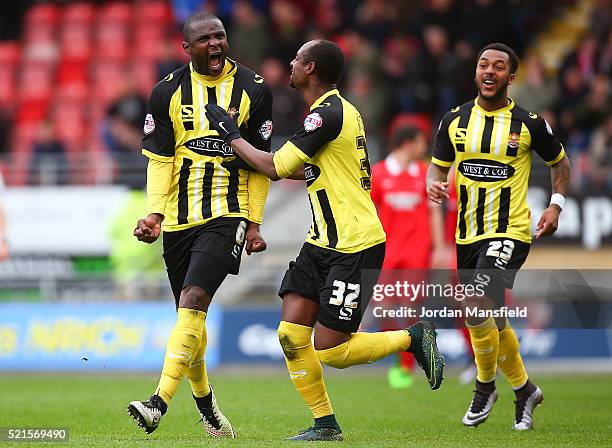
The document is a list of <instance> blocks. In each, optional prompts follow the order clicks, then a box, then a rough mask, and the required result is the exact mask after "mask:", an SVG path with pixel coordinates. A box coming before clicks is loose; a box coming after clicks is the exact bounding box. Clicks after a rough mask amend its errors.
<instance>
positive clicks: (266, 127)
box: [259, 120, 273, 140]
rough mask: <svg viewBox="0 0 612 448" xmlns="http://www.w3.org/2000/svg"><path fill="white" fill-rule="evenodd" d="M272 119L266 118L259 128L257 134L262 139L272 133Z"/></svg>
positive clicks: (266, 138) (265, 138) (267, 137)
mask: <svg viewBox="0 0 612 448" xmlns="http://www.w3.org/2000/svg"><path fill="white" fill-rule="evenodd" d="M272 128H273V126H272V120H266V121H264V123H263V124H262V125H261V127H260V128H259V134H260V135H261V138H263V139H264V140H268V139H269V138H270V136H271V135H272Z"/></svg>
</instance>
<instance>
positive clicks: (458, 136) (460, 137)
mask: <svg viewBox="0 0 612 448" xmlns="http://www.w3.org/2000/svg"><path fill="white" fill-rule="evenodd" d="M466 135H467V129H465V128H457V130H456V131H455V143H465V137H466Z"/></svg>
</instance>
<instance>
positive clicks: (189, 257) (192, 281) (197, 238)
mask: <svg viewBox="0 0 612 448" xmlns="http://www.w3.org/2000/svg"><path fill="white" fill-rule="evenodd" d="M246 229H247V222H246V220H245V219H243V218H216V219H213V220H212V221H210V222H207V223H206V224H202V225H200V226H196V227H191V228H189V229H185V230H178V231H176V232H164V234H163V241H164V261H165V262H166V270H167V271H168V279H169V280H170V286H171V287H172V293H173V294H174V299H175V301H176V303H177V306H178V301H179V297H180V295H181V290H182V289H183V288H184V287H186V286H190V285H195V286H199V287H200V288H202V289H204V291H206V293H207V294H208V295H209V296H210V297H211V298H212V297H213V296H214V295H215V293H216V292H217V289H219V286H221V283H223V280H225V277H227V275H228V274H233V275H236V274H238V270H239V269H240V257H241V256H242V249H243V248H244V239H245V234H246Z"/></svg>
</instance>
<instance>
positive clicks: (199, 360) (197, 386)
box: [185, 316, 210, 397]
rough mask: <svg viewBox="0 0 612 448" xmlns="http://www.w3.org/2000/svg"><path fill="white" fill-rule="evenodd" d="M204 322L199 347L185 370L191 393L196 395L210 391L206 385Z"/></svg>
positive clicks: (201, 395) (204, 394) (199, 395)
mask: <svg viewBox="0 0 612 448" xmlns="http://www.w3.org/2000/svg"><path fill="white" fill-rule="evenodd" d="M204 318H206V316H204ZM207 340H208V338H207V337H206V322H205V323H204V330H203V331H202V340H201V341H200V348H199V349H198V352H197V353H196V355H195V356H194V358H193V360H192V361H191V364H190V365H189V368H188V369H187V371H186V372H185V376H186V377H187V378H189V384H191V390H192V391H193V395H194V396H196V397H205V396H206V395H208V394H209V393H210V386H209V385H208V374H207V373H206V359H205V358H204V357H205V355H206V342H207Z"/></svg>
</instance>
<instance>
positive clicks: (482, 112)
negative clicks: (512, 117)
mask: <svg viewBox="0 0 612 448" xmlns="http://www.w3.org/2000/svg"><path fill="white" fill-rule="evenodd" d="M508 100H509V101H508V104H507V105H506V106H504V107H502V108H501V109H497V110H491V111H488V110H484V109H483V108H482V107H480V105H479V104H478V98H476V99H475V100H474V106H475V109H476V110H477V111H478V112H480V113H481V114H483V115H496V114H499V113H500V112H508V111H510V110H512V108H513V107H514V101H512V98H508Z"/></svg>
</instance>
